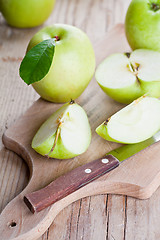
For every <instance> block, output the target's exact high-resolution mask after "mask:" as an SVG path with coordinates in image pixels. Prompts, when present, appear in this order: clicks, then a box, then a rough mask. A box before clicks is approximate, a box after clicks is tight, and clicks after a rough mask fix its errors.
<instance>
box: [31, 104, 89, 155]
mask: <svg viewBox="0 0 160 240" xmlns="http://www.w3.org/2000/svg"><path fill="white" fill-rule="evenodd" d="M90 142H91V128H90V124H89V121H88V118H87V115H86V113H85V111H84V110H83V108H82V107H81V106H79V105H78V104H76V103H75V102H74V101H71V102H70V103H67V104H65V105H63V106H62V107H61V108H59V109H58V110H57V111H56V112H54V113H53V114H52V115H51V116H50V117H49V118H48V119H47V120H46V121H45V122H44V123H43V124H42V126H41V127H40V129H39V130H38V132H37V133H36V135H35V136H34V138H33V141H32V148H33V149H34V150H35V151H36V152H38V153H40V154H41V155H43V156H45V155H47V156H48V157H52V158H58V159H68V158H72V157H75V156H77V155H79V154H82V153H83V152H85V151H86V150H87V148H88V146H89V144H90Z"/></svg>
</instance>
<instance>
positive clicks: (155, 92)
mask: <svg viewBox="0 0 160 240" xmlns="http://www.w3.org/2000/svg"><path fill="white" fill-rule="evenodd" d="M159 62H160V53H159V52H156V51H152V50H147V49H137V50H135V51H133V52H132V53H117V54H113V55H110V56H109V57H107V58H106V59H105V60H104V61H103V62H102V63H101V64H100V65H99V66H98V68H97V70H96V74H95V77H96V80H97V82H98V84H99V85H100V87H101V88H102V90H103V91H104V92H105V93H106V94H108V95H109V96H110V97H111V98H113V99H114V100H116V101H118V102H121V103H131V102H132V101H133V100H135V99H137V98H139V97H140V96H142V95H144V94H147V95H148V96H151V97H160V67H159Z"/></svg>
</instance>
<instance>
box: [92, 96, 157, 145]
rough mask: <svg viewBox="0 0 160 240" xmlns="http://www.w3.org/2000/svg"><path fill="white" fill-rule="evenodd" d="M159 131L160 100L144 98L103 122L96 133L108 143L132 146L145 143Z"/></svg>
mask: <svg viewBox="0 0 160 240" xmlns="http://www.w3.org/2000/svg"><path fill="white" fill-rule="evenodd" d="M159 129H160V100H159V99H157V98H152V97H145V96H143V97H140V98H139V99H137V100H135V101H134V102H132V103H131V104H129V105H128V106H126V107H125V108H123V109H121V110H120V111H118V112H117V113H115V114H114V115H113V116H111V117H110V118H109V119H107V120H106V121H105V122H103V123H102V124H101V125H100V126H99V127H97V129H96V132H97V133H98V134H99V135H100V136H101V137H102V138H104V139H106V140H108V141H112V142H120V143H127V144H132V143H138V142H142V141H145V140H146V139H148V138H150V137H152V136H153V135H154V134H155V133H156V132H157V131H158V130H159Z"/></svg>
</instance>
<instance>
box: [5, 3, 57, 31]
mask: <svg viewBox="0 0 160 240" xmlns="http://www.w3.org/2000/svg"><path fill="white" fill-rule="evenodd" d="M54 4H55V0H0V11H1V12H2V14H3V16H4V18H5V19H6V21H7V22H8V24H9V25H11V26H13V27H18V28H29V27H35V26H38V25H41V24H42V23H43V22H44V21H45V20H46V19H47V18H48V17H49V15H50V14H51V12H52V10H53V7H54Z"/></svg>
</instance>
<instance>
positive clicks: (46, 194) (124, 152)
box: [24, 131, 160, 213]
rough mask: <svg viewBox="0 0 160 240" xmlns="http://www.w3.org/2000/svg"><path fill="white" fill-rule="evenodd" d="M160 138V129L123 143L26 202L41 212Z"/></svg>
mask: <svg viewBox="0 0 160 240" xmlns="http://www.w3.org/2000/svg"><path fill="white" fill-rule="evenodd" d="M159 140H160V131H159V132H157V133H156V134H155V135H154V136H153V137H151V138H149V139H147V140H146V141H143V142H140V143H136V144H129V145H123V146H121V147H119V148H117V149H114V150H112V151H110V152H108V153H107V154H106V155H105V156H104V157H102V158H99V159H97V160H94V161H91V162H89V163H87V164H84V165H82V166H80V167H77V168H75V169H74V170H72V171H70V172H68V173H66V174H64V175H62V176H60V177H58V178H57V179H56V180H54V181H53V182H51V183H50V184H49V185H47V186H46V187H44V188H42V189H40V190H38V191H35V192H32V193H28V194H26V195H25V196H24V202H25V204H26V205H27V206H28V208H29V209H30V211H31V212H32V213H35V212H39V211H41V210H43V209H44V208H46V207H49V206H50V205H52V204H53V203H55V202H57V201H58V200H60V199H62V198H64V197H66V196H67V195H69V194H71V193H73V192H75V191H76V190H78V189H79V188H81V187H83V186H85V185H87V184H88V183H90V182H91V181H94V180H95V179H97V178H99V177H100V176H102V175H104V174H106V173H108V172H109V171H111V170H113V169H115V168H116V167H118V166H119V164H120V163H121V162H123V161H125V160H127V159H128V158H129V157H131V156H133V155H135V154H136V153H138V152H140V151H142V150H144V149H145V148H147V147H149V146H151V145H152V144H154V143H156V142H158V141H159Z"/></svg>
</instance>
